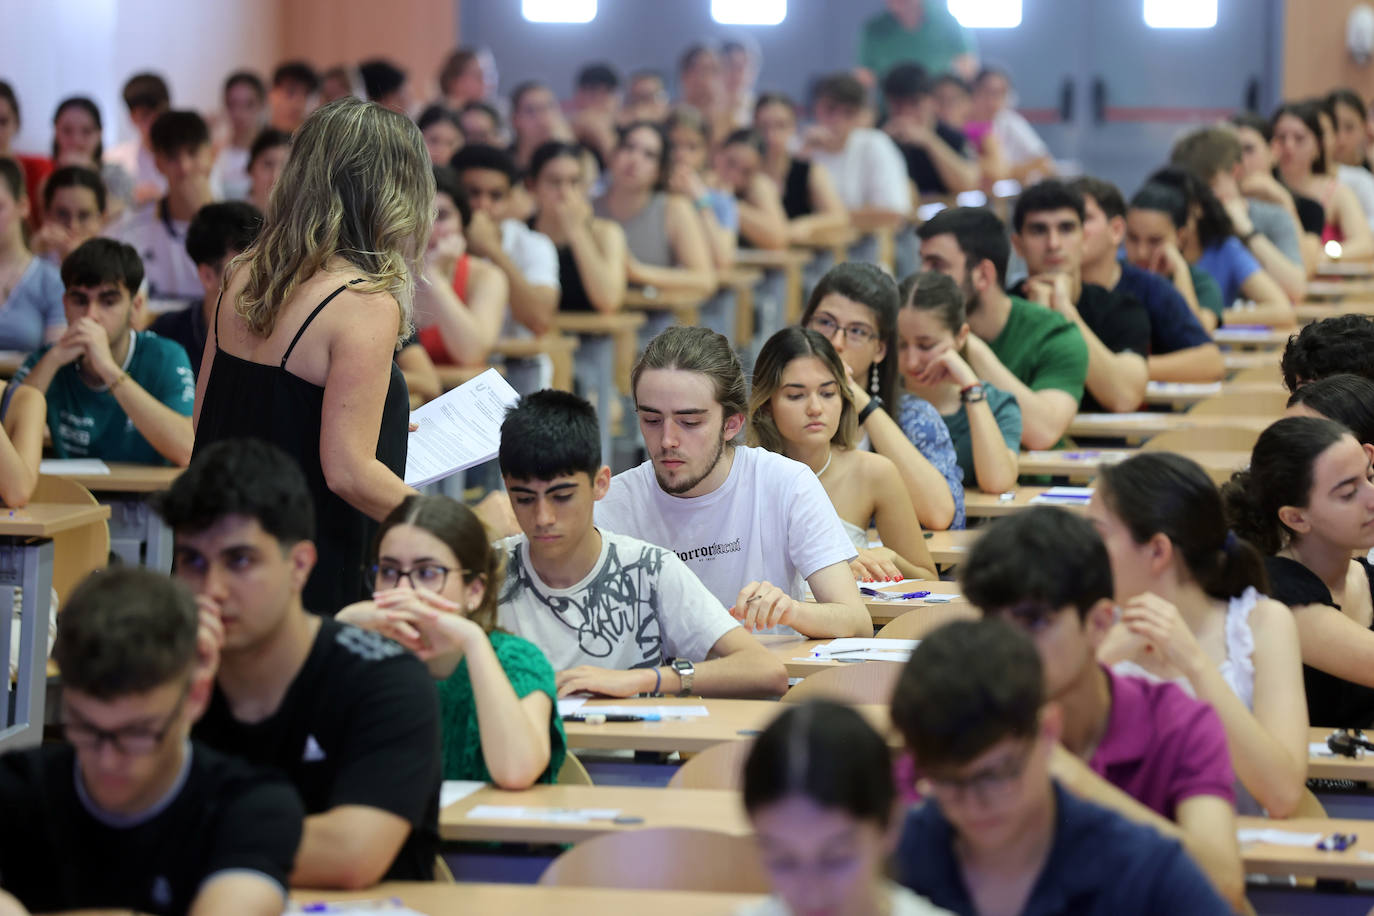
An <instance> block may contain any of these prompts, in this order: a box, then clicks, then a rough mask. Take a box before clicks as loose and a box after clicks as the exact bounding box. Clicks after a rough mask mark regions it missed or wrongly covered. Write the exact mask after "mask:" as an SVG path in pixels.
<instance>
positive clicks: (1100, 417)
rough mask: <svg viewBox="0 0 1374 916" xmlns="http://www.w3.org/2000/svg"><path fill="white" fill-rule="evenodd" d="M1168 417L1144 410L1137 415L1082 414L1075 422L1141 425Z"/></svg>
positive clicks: (1077, 416)
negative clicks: (1147, 421)
mask: <svg viewBox="0 0 1374 916" xmlns="http://www.w3.org/2000/svg"><path fill="white" fill-rule="evenodd" d="M1167 416H1169V414H1161V413H1153V412H1151V411H1148V410H1142V411H1137V412H1136V413H1080V414H1077V415H1076V416H1075V417H1074V420H1075V421H1080V420H1081V421H1082V422H1084V423H1140V422H1142V421H1144V420H1158V419H1159V418H1160V417H1167Z"/></svg>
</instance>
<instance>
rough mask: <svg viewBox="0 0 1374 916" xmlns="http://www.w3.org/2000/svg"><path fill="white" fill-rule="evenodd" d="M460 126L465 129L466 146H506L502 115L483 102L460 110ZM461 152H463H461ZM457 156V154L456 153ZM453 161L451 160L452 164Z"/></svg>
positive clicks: (464, 141) (464, 140)
mask: <svg viewBox="0 0 1374 916" xmlns="http://www.w3.org/2000/svg"><path fill="white" fill-rule="evenodd" d="M458 125H459V126H460V127H462V128H463V145H464V146H498V147H499V146H504V145H505V130H504V128H503V127H502V125H501V113H500V112H499V111H497V110H496V108H495V107H494V106H492V105H491V104H489V103H487V102H483V101H481V100H476V101H472V102H468V103H467V104H466V105H464V106H463V107H462V108H460V109H458ZM459 152H461V150H460V151H459ZM454 155H455V156H456V155H457V153H454ZM452 161H453V160H449V163H446V164H451V163H452Z"/></svg>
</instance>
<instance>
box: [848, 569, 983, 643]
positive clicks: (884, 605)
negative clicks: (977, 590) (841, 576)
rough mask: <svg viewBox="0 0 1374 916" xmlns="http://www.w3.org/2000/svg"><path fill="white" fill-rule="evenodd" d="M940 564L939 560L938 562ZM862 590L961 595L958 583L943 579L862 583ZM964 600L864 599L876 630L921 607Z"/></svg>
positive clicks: (960, 602)
mask: <svg viewBox="0 0 1374 916" xmlns="http://www.w3.org/2000/svg"><path fill="white" fill-rule="evenodd" d="M936 562H937V563H938V562H939V561H938V560H937V561H936ZM859 585H860V587H862V588H872V589H877V590H878V591H883V592H892V593H894V594H903V593H905V592H922V591H924V592H930V593H931V594H935V595H957V594H959V583H958V582H946V581H944V580H942V579H921V580H919V581H916V582H908V583H906V584H905V585H884V584H882V583H881V582H860V583H859ZM967 603H968V602H966V601H963V600H955V601H953V602H939V601H936V602H933V603H932V602H929V601H926V600H925V599H924V598H904V599H902V600H901V601H884V600H880V599H870V598H864V605H865V606H867V608H868V615H869V616H870V617H871V618H873V626H874V628H875V629H876V628H878V627H881V626H883V625H884V624H886V623H890V622H891V621H892V620H894V619H896V618H897V617H900V616H902V615H903V614H905V613H906V612H907V611H910V610H914V609H915V608H919V607H947V606H949V604H967Z"/></svg>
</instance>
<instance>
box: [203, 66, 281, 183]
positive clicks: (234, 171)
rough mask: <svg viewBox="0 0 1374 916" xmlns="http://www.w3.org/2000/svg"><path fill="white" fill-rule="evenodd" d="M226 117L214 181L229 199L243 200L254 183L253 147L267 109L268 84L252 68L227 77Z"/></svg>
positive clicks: (212, 175) (224, 93)
mask: <svg viewBox="0 0 1374 916" xmlns="http://www.w3.org/2000/svg"><path fill="white" fill-rule="evenodd" d="M222 98H223V101H224V120H225V122H226V124H227V126H228V134H229V135H228V136H227V137H226V138H225V140H224V143H223V145H222V146H220V148H219V151H218V152H217V153H216V154H215V165H214V168H213V169H212V170H211V172H210V184H211V186H212V187H216V188H219V190H220V193H222V194H223V195H224V199H225V200H243V199H244V198H246V197H247V196H248V188H249V186H250V184H251V182H250V181H249V178H248V157H249V149H250V147H251V146H252V145H253V140H254V138H256V137H257V135H258V133H259V132H260V131H261V130H262V126H263V118H264V116H265V113H266V108H267V87H266V86H264V85H263V83H262V79H261V78H260V77H259V76H258V75H257V74H256V73H254V72H252V71H251V70H236V71H235V72H233V73H231V74H229V76H228V77H227V78H226V79H225V80H224V92H223V94H222Z"/></svg>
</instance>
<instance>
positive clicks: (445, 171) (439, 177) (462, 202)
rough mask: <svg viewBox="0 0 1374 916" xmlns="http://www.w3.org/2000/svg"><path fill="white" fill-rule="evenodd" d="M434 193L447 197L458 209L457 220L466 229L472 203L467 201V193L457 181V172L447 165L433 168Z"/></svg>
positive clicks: (470, 220)
mask: <svg viewBox="0 0 1374 916" xmlns="http://www.w3.org/2000/svg"><path fill="white" fill-rule="evenodd" d="M434 191H435V193H436V194H447V195H448V196H449V199H451V200H452V201H453V205H454V206H455V207H457V208H458V219H459V220H460V221H461V222H462V224H463V228H464V229H466V228H467V227H468V223H470V222H472V202H471V201H470V200H468V192H467V191H466V190H465V189H464V188H463V182H461V181H460V180H459V179H458V172H457V171H455V170H454V169H452V168H451V167H449V166H447V165H436V166H434Z"/></svg>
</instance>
